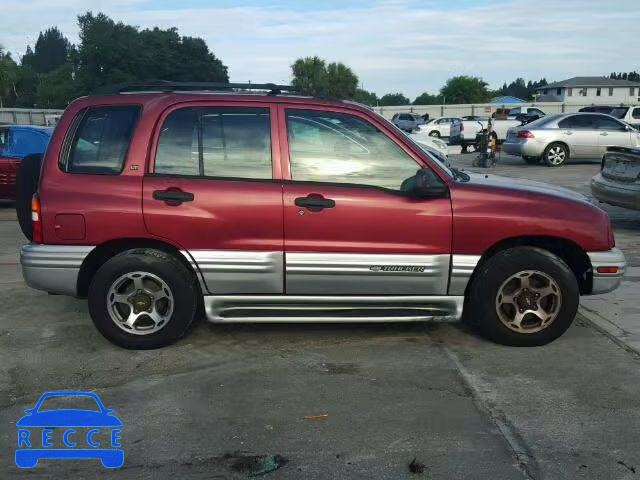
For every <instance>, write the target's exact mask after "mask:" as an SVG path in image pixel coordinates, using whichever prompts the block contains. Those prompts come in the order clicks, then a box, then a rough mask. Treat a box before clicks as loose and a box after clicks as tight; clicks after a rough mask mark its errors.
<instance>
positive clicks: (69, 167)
mask: <svg viewBox="0 0 640 480" xmlns="http://www.w3.org/2000/svg"><path fill="white" fill-rule="evenodd" d="M139 114H140V107H138V106H110V107H94V108H88V109H87V110H84V111H83V112H82V113H81V114H80V120H79V122H77V128H75V130H74V133H73V138H72V140H71V144H70V146H69V149H68V153H67V154H66V155H64V158H63V162H62V163H61V168H62V169H63V170H64V171H66V172H69V173H85V174H96V175H118V174H119V173H120V172H122V169H123V167H124V161H125V157H126V154H127V150H128V149H129V144H130V142H131V137H132V136H133V131H134V129H135V126H136V123H137V121H138V117H139Z"/></svg>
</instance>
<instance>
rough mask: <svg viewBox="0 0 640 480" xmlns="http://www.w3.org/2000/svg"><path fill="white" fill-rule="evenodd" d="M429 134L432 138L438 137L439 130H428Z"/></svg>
mask: <svg viewBox="0 0 640 480" xmlns="http://www.w3.org/2000/svg"><path fill="white" fill-rule="evenodd" d="M429 136H430V137H434V138H440V132H439V131H437V130H432V131H430V132H429Z"/></svg>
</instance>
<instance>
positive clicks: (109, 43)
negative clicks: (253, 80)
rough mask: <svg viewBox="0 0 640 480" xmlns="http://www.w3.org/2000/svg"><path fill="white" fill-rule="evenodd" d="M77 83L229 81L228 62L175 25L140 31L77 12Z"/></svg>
mask: <svg viewBox="0 0 640 480" xmlns="http://www.w3.org/2000/svg"><path fill="white" fill-rule="evenodd" d="M78 25H79V27H80V45H79V46H78V48H77V55H76V58H75V59H74V60H73V61H75V62H76V64H77V76H78V86H79V88H80V89H81V90H82V91H83V92H90V91H92V90H95V89H96V88H99V87H101V86H104V85H109V84H114V83H122V82H131V81H146V80H172V81H209V82H228V81H229V76H228V71H227V67H226V66H225V65H224V64H223V63H222V61H220V60H219V59H218V58H216V56H215V55H214V54H213V53H211V52H210V51H209V48H208V47H207V44H206V43H205V42H204V40H202V39H201V38H194V37H180V35H178V31H177V29H175V28H170V29H168V30H162V29H159V28H153V29H147V30H142V31H139V30H138V29H137V28H136V27H134V26H131V25H126V24H124V23H122V22H117V23H116V22H114V21H113V20H112V19H111V18H109V17H108V16H106V15H105V14H103V13H98V14H97V15H94V14H93V13H91V12H88V13H86V14H84V15H81V16H79V17H78Z"/></svg>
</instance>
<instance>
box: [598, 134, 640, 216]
mask: <svg viewBox="0 0 640 480" xmlns="http://www.w3.org/2000/svg"><path fill="white" fill-rule="evenodd" d="M591 193H592V194H593V196H594V197H595V198H597V199H598V200H600V201H602V202H604V203H608V204H610V205H616V206H618V207H625V208H632V209H634V210H640V148H624V147H610V148H608V149H607V152H606V153H605V154H604V157H603V158H602V164H601V165H600V173H598V174H596V175H595V176H594V177H593V178H592V179H591Z"/></svg>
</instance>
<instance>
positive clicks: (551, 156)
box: [543, 143, 569, 167]
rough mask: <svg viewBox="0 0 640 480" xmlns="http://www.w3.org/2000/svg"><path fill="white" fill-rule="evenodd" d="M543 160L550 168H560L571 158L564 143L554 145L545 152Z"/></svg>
mask: <svg viewBox="0 0 640 480" xmlns="http://www.w3.org/2000/svg"><path fill="white" fill-rule="evenodd" d="M543 158H544V161H545V163H546V164H547V165H548V166H549V167H559V166H561V165H564V164H565V162H566V161H567V159H568V158H569V149H568V148H567V147H566V145H563V144H562V143H552V144H551V145H549V146H548V147H547V148H546V150H545V151H544V155H543Z"/></svg>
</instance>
